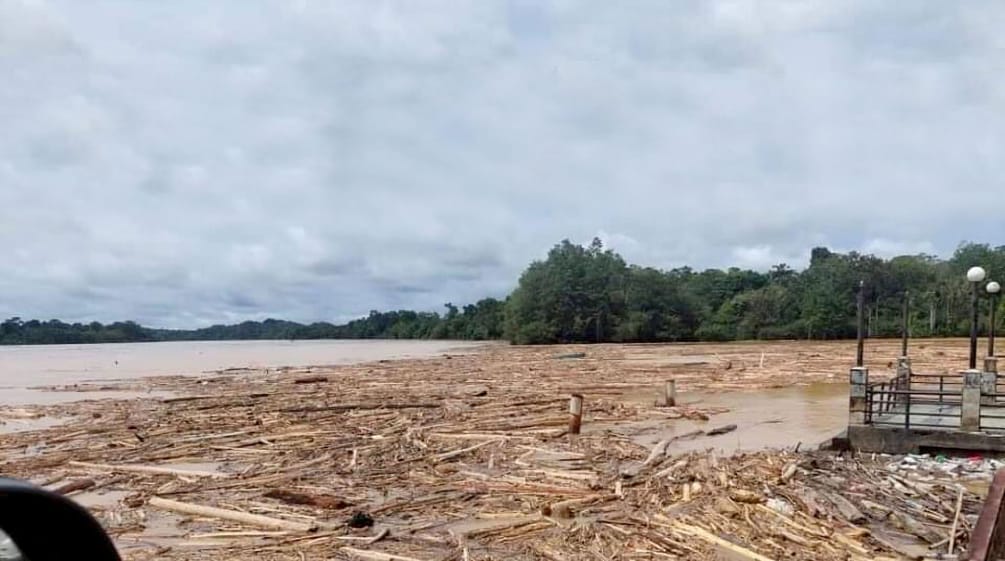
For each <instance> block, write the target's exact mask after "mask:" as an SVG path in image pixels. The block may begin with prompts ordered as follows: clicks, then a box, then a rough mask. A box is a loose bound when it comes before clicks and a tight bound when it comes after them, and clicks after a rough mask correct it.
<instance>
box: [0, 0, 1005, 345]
mask: <svg viewBox="0 0 1005 561" xmlns="http://www.w3.org/2000/svg"><path fill="white" fill-rule="evenodd" d="M1002 29H1005V3H1002V2H999V1H987V2H980V1H973V2H947V1H945V0H932V1H921V0H911V1H904V2H890V1H886V0H875V1H856V0H842V1H835V0H806V1H796V0H786V1H782V0H778V1H769V0H762V1H753V0H731V1H724V0H695V1H672V2H671V1H667V0H653V1H625V2H612V1H610V0H598V1H589V2H587V1H580V0H577V1H571V0H556V1H545V0H514V1H503V0H471V1H463V0H401V1H385V0H277V1H275V2H269V1H256V0H214V1H211V2H207V1H205V0H193V1H187V0H171V1H143V0H132V1H130V0H116V1H91V0H0V315H2V316H4V317H9V316H13V315H20V316H22V317H25V318H29V317H39V318H51V317H59V318H62V319H66V320H73V321H77V320H81V321H86V320H95V319H96V320H101V321H107V320H115V319H130V318H131V319H136V320H139V321H141V322H142V323H145V324H150V325H155V326H170V327H183V326H201V325H206V324H208V323H213V322H232V321H238V320H243V319H263V318H265V317H268V316H273V317H283V318H288V319H294V320H300V321H312V320H321V319H324V320H334V321H341V320H344V319H348V318H350V317H353V316H357V315H361V314H365V313H366V312H367V311H368V310H370V309H374V308H376V309H389V308H399V307H407V308H418V309H439V308H440V306H441V305H442V304H443V303H444V302H447V301H453V302H455V303H465V302H470V301H473V300H476V299H478V298H480V297H483V296H489V295H491V296H503V295H505V294H506V293H507V292H508V291H509V290H510V289H511V288H512V287H513V286H514V285H515V282H516V279H517V277H518V275H519V273H520V271H521V270H522V269H523V268H524V266H525V265H526V264H527V263H528V262H529V261H530V260H531V259H534V258H541V257H543V256H544V255H545V253H546V252H547V250H548V248H549V247H551V246H552V245H553V244H554V243H556V242H558V241H559V240H561V239H562V238H570V239H572V240H573V241H576V242H583V243H586V242H588V241H589V240H590V239H591V238H592V237H594V236H600V237H602V238H603V239H604V240H605V241H606V242H607V243H608V245H609V246H610V247H613V248H614V249H615V250H617V251H619V252H621V253H622V254H623V255H624V256H625V257H626V258H627V259H628V260H629V261H631V262H635V263H639V264H644V265H652V266H657V267H662V268H670V267H676V266H681V265H685V264H690V265H693V266H696V267H712V266H716V267H718V266H728V265H737V266H744V267H754V268H758V269H764V268H766V267H768V266H770V265H772V264H775V263H778V262H782V261H784V262H788V263H790V264H791V265H793V266H796V267H800V266H804V265H805V263H806V261H807V258H808V255H809V250H810V248H811V247H813V246H816V245H827V246H830V247H832V248H834V249H839V250H850V249H857V250H860V251H866V252H873V253H877V254H879V255H883V256H892V255H896V254H900V253H917V252H929V253H936V254H940V255H944V256H945V255H949V254H951V252H952V250H953V249H954V248H955V247H956V245H957V244H958V243H959V242H960V241H962V240H977V241H988V242H991V243H994V244H1001V243H1005V239H1003V231H1005V188H1003V181H1005V33H1002Z"/></svg>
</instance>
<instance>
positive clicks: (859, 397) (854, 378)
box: [848, 366, 869, 425]
mask: <svg viewBox="0 0 1005 561" xmlns="http://www.w3.org/2000/svg"><path fill="white" fill-rule="evenodd" d="M849 382H850V391H849V399H848V424H849V425H864V424H866V422H867V417H866V410H867V401H868V400H867V399H866V389H867V388H868V386H869V369H868V368H866V367H864V366H856V367H855V368H852V369H851V374H850V375H849Z"/></svg>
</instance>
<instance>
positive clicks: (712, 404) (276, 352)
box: [0, 341, 848, 453]
mask: <svg viewBox="0 0 1005 561" xmlns="http://www.w3.org/2000/svg"><path fill="white" fill-rule="evenodd" d="M480 345H482V344H481V343H469V342H458V341H223V342H219V341H211V342H171V343H127V344H114V345H51V346H12V347H0V417H4V419H2V420H3V421H5V423H4V424H0V433H2V432H9V431H12V430H13V431H19V430H32V429H38V428H45V427H46V426H52V425H54V424H58V423H59V422H61V420H59V419H50V418H41V419H32V418H23V419H19V418H17V416H16V415H14V414H12V412H13V409H12V408H16V407H18V406H23V405H29V404H52V403H60V402H68V401H76V400H82V399H107V398H116V399H123V398H129V397H163V395H162V393H158V392H127V391H88V392H62V391H60V392H53V391H43V390H39V389H33V388H37V387H39V386H56V385H68V384H75V383H81V382H87V381H100V380H130V379H136V378H143V377H148V376H161V375H192V374H203V373H206V372H214V371H220V370H225V369H229V368H278V367H283V366H309V365H333V364H352V363H360V362H370V361H376V360H392V359H408V358H428V357H433V356H438V355H442V354H444V353H447V352H450V353H460V352H472V351H474V350H475V349H476V348H477V347H478V346H480ZM678 398H679V402H680V403H681V404H684V405H688V404H691V405H695V406H697V407H701V408H723V409H728V410H729V411H728V412H725V413H720V414H717V415H714V416H713V417H712V419H711V420H709V421H707V422H700V421H688V420H684V419H678V420H664V421H640V422H637V423H627V424H621V425H619V426H617V427H613V428H611V427H607V429H610V430H614V431H615V432H618V433H620V434H624V435H625V436H627V437H629V438H631V439H632V440H634V441H636V442H638V443H639V444H642V445H645V446H649V445H655V444H656V443H657V442H659V441H661V440H663V439H667V438H674V437H678V436H681V435H686V434H688V433H692V432H695V431H698V430H706V431H707V430H709V429H711V428H715V427H720V426H723V425H730V424H735V425H737V427H738V428H737V430H736V431H734V432H731V433H729V434H725V435H722V436H716V437H704V436H702V437H697V438H694V437H688V438H681V439H677V440H675V441H674V442H673V446H672V449H673V450H674V451H675V452H681V451H688V450H695V449H705V448H714V449H717V450H720V451H722V452H724V453H731V452H734V451H737V450H756V449H761V448H779V447H791V446H795V445H796V444H797V443H802V444H803V446H806V447H813V446H816V445H817V444H819V443H820V442H822V441H824V440H826V439H828V438H830V437H833V436H834V435H836V434H837V433H838V432H839V431H840V430H842V429H843V428H844V427H845V425H846V423H847V415H848V387H847V385H846V384H811V385H803V386H793V387H789V388H782V389H762V390H753V391H749V392H726V393H704V392H697V393H681V394H679V396H678ZM4 409H6V410H7V411H6V413H7V414H6V415H3V414H2V413H3V410H4Z"/></svg>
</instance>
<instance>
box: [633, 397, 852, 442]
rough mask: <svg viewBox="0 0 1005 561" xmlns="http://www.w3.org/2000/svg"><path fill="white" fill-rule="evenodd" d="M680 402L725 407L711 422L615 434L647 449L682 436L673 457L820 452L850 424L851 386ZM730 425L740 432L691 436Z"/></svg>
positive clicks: (640, 426)
mask: <svg viewBox="0 0 1005 561" xmlns="http://www.w3.org/2000/svg"><path fill="white" fill-rule="evenodd" d="M677 397H678V402H679V403H680V404H682V405H693V406H696V407H703V408H719V407H721V408H725V409H729V411H727V412H725V413H719V414H717V415H713V416H712V418H711V419H710V420H708V421H689V420H686V419H678V420H673V421H644V422H639V423H631V424H627V425H622V426H620V427H618V428H617V429H616V432H618V433H620V434H624V435H625V436H628V437H630V438H631V439H632V440H633V441H635V442H637V443H639V444H642V445H644V446H655V445H656V443H658V442H660V441H662V440H665V439H673V438H675V437H679V438H677V439H676V440H674V441H673V442H672V443H671V446H670V451H671V453H673V454H677V453H681V452H688V451H692V450H705V449H709V448H711V449H715V450H717V451H719V452H722V453H724V454H731V453H733V452H737V451H752V450H760V449H764V448H792V447H795V446H796V445H800V444H801V446H802V447H803V448H804V449H810V448H816V447H817V446H819V445H820V444H821V443H823V442H824V441H826V440H828V439H830V438H833V437H834V436H836V435H837V434H838V433H839V432H841V431H842V430H844V429H845V428H846V427H847V425H848V385H847V384H809V385H802V386H791V387H788V388H774V389H761V390H753V391H749V392H726V393H706V392H695V393H681V394H678V396H677ZM726 425H736V427H737V428H736V430H735V431H733V432H730V433H727V434H724V435H720V436H700V437H686V436H685V435H688V434H689V433H694V432H696V431H699V430H700V431H708V430H710V429H713V428H717V427H723V426H726Z"/></svg>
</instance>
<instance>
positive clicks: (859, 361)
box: [855, 281, 865, 368]
mask: <svg viewBox="0 0 1005 561" xmlns="http://www.w3.org/2000/svg"><path fill="white" fill-rule="evenodd" d="M864 365H865V281H858V347H857V348H856V353H855V366H856V367H858V368H862V367H863V366H864Z"/></svg>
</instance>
